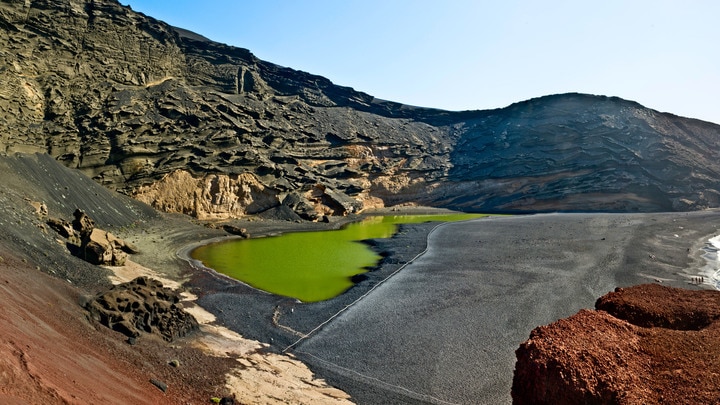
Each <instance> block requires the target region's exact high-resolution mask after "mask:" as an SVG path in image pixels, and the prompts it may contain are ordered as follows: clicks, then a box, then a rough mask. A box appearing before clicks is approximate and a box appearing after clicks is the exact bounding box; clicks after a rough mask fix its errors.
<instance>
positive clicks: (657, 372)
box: [512, 284, 720, 404]
mask: <svg viewBox="0 0 720 405" xmlns="http://www.w3.org/2000/svg"><path fill="white" fill-rule="evenodd" d="M596 307H597V309H598V310H597V311H588V310H582V311H580V312H579V313H578V314H576V315H573V316H571V317H569V318H567V319H561V320H559V321H557V322H555V323H552V324H550V325H547V326H542V327H539V328H536V329H535V330H533V331H532V333H531V335H530V339H529V340H527V341H526V342H524V343H523V344H521V345H520V348H518V349H517V351H516V355H517V363H516V365H515V376H514V379H513V387H512V397H513V403H514V404H640V403H644V404H708V403H717V402H718V399H719V398H720V388H718V387H720V365H719V364H718V362H717V361H716V359H717V358H718V356H720V348H719V347H718V345H717V341H718V339H720V327H719V326H720V324H719V323H718V319H720V292H718V291H690V290H682V289H677V288H671V287H662V286H659V285H654V284H647V285H640V286H636V287H631V288H625V289H616V291H615V292H613V293H609V294H607V295H605V296H603V297H601V298H600V299H599V300H598V301H597V303H596ZM606 311H607V312H606Z"/></svg>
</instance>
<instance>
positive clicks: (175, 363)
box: [168, 359, 180, 368]
mask: <svg viewBox="0 0 720 405" xmlns="http://www.w3.org/2000/svg"><path fill="white" fill-rule="evenodd" d="M168 364H169V365H171V366H172V367H175V368H178V367H180V360H177V359H172V360H170V361H169V362H168Z"/></svg>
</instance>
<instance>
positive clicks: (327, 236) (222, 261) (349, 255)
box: [191, 214, 485, 302]
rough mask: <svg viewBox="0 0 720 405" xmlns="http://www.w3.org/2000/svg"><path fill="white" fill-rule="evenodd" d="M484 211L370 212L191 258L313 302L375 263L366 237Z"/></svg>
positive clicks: (213, 247)
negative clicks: (332, 226) (336, 225)
mask: <svg viewBox="0 0 720 405" xmlns="http://www.w3.org/2000/svg"><path fill="white" fill-rule="evenodd" d="M482 216H485V214H442V215H397V216H374V217H369V218H366V219H364V220H363V221H360V222H355V223H351V224H348V225H347V226H345V227H343V228H342V229H339V230H330V231H314V232H296V233H287V234H283V235H280V236H271V237H266V238H256V239H233V240H229V241H225V242H219V243H212V244H209V245H205V246H201V247H199V248H197V249H195V250H193V252H192V253H191V256H192V258H193V259H196V260H200V261H202V262H203V264H204V265H205V266H207V267H209V268H212V269H214V270H215V271H217V272H219V273H222V274H225V275H227V276H230V277H232V278H235V279H237V280H240V281H242V282H244V283H246V284H249V285H251V286H253V287H255V288H258V289H260V290H264V291H267V292H271V293H274V294H278V295H283V296H288V297H294V298H297V299H299V300H300V301H303V302H317V301H323V300H327V299H330V298H333V297H336V296H338V295H340V294H342V293H343V292H345V291H347V289H348V288H350V287H352V286H353V282H352V281H351V277H352V276H355V275H358V274H361V273H364V272H366V271H367V269H368V268H371V267H373V266H375V265H376V264H377V263H378V261H379V260H380V258H381V257H380V256H379V255H378V254H377V253H375V252H374V251H373V250H372V249H371V248H370V246H368V245H365V244H363V243H361V242H360V241H362V240H365V239H376V238H389V237H391V236H392V235H393V234H395V232H397V227H398V225H399V224H407V223H422V222H429V221H440V222H449V221H460V220H466V219H473V218H479V217H482Z"/></svg>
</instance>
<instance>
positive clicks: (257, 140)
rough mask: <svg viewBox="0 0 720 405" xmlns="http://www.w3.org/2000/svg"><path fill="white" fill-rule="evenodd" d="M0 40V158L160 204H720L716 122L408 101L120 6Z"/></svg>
mask: <svg viewBox="0 0 720 405" xmlns="http://www.w3.org/2000/svg"><path fill="white" fill-rule="evenodd" d="M0 44H2V46H0V61H1V62H0V63H1V66H2V68H1V69H0V83H1V84H2V86H0V89H1V90H0V118H1V119H0V151H4V152H5V153H8V154H12V153H16V152H42V153H48V154H50V155H51V156H52V157H53V158H55V159H57V160H59V161H61V162H62V163H63V164H65V165H66V166H68V167H71V168H77V169H80V170H82V171H83V172H84V173H85V174H87V175H89V176H90V177H92V178H94V179H95V180H97V181H98V182H100V183H102V184H104V185H106V186H108V187H110V188H113V189H117V190H121V191H123V192H124V193H126V194H129V195H132V196H134V197H136V198H138V199H139V200H141V201H144V202H147V203H150V204H151V205H153V206H155V207H157V208H160V209H162V210H165V211H170V212H181V213H186V214H190V215H194V216H197V217H200V218H227V217H238V216H242V215H245V214H253V213H259V212H264V211H268V210H282V211H283V212H287V211H288V210H287V208H290V209H292V210H294V211H295V212H296V213H298V214H299V215H301V216H302V217H304V218H306V219H311V220H316V219H319V218H321V217H322V216H324V215H344V214H347V213H351V212H357V211H359V210H362V209H364V208H368V207H377V206H383V205H394V204H401V203H417V204H425V205H434V206H442V207H449V208H457V209H463V210H470V211H555V210H585V211H587V210H600V211H636V210H640V211H665V210H692V209H702V208H706V207H717V206H719V205H720V184H719V182H718V178H720V176H718V174H719V173H720V164H719V163H718V162H719V159H718V156H717V155H718V152H717V150H718V144H719V142H720V141H719V139H720V137H719V136H718V135H720V126H718V125H715V124H711V123H707V122H702V121H698V120H693V119H687V118H682V117H677V116H674V115H671V114H666V113H660V112H657V111H654V110H651V109H648V108H645V107H643V106H641V105H639V104H637V103H634V102H630V101H626V100H622V99H618V98H608V97H602V96H591V95H583V94H563V95H554V96H548V97H541V98H537V99H533V100H529V101H524V102H520V103H517V104H513V105H511V106H509V107H506V108H502V109H497V110H488V111H465V112H448V111H442V110H436V109H428V108H418V107H411V106H407V105H402V104H398V103H393V102H389V101H384V100H379V99H376V98H374V97H372V96H370V95H368V94H365V93H362V92H358V91H355V90H353V89H351V88H348V87H341V86H337V85H334V84H333V83H331V82H330V81H329V80H327V79H325V78H323V77H320V76H316V75H312V74H309V73H305V72H300V71H296V70H293V69H290V68H285V67H281V66H277V65H274V64H272V63H269V62H265V61H262V60H259V59H258V58H256V57H255V56H254V55H253V54H252V53H250V51H248V50H246V49H241V48H236V47H232V46H228V45H224V44H220V43H217V42H213V41H211V40H208V39H206V38H204V37H202V36H200V35H197V34H194V33H191V32H188V31H185V30H182V29H178V28H174V27H171V26H169V25H167V24H165V23H163V22H161V21H157V20H155V19H153V18H151V17H147V16H145V15H143V14H140V13H136V12H134V11H132V10H131V9H130V8H129V7H125V6H122V5H120V4H119V3H118V2H117V1H114V0H33V1H25V0H11V1H4V2H2V3H1V4H0ZM479 97H482V96H481V95H480V96H479ZM282 206H285V207H284V208H283V207H282Z"/></svg>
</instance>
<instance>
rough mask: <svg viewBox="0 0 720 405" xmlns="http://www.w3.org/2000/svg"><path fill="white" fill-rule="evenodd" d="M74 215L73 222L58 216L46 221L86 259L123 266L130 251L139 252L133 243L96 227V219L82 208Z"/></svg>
mask: <svg viewBox="0 0 720 405" xmlns="http://www.w3.org/2000/svg"><path fill="white" fill-rule="evenodd" d="M74 216H75V219H74V220H73V222H72V224H70V223H69V222H67V221H65V220H63V219H58V218H48V220H47V222H46V223H47V224H48V226H50V228H52V229H53V230H55V232H57V233H58V234H59V235H60V236H62V237H64V238H65V239H67V243H68V245H70V246H72V247H73V253H74V254H75V255H77V256H79V257H80V258H82V259H84V260H85V261H87V262H89V263H92V264H97V265H109V266H123V265H125V262H126V260H127V254H128V253H130V254H134V253H137V252H138V249H137V247H135V246H134V245H133V244H131V243H128V242H125V241H124V240H122V239H120V238H118V237H116V236H115V235H113V234H111V233H110V232H107V231H104V230H102V229H98V228H95V221H93V220H92V218H90V217H89V216H87V214H85V213H84V212H83V211H82V210H80V209H77V210H75V213H74Z"/></svg>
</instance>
